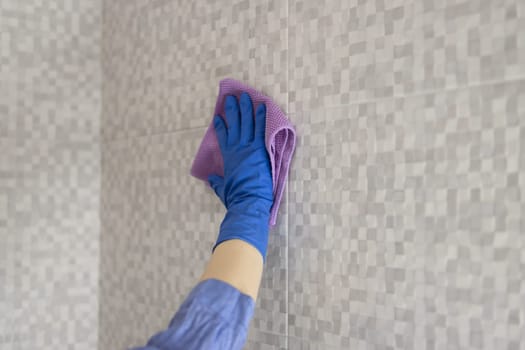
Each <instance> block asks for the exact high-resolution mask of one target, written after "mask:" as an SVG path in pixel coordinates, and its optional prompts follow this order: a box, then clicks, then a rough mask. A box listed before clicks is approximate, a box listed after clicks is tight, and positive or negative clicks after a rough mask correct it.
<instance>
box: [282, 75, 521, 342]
mask: <svg viewBox="0 0 525 350" xmlns="http://www.w3.org/2000/svg"><path fill="white" fill-rule="evenodd" d="M524 101H525V81H519V82H510V83H500V84H494V85H486V86H479V87H469V88H462V89H455V90H451V91H443V92H438V93H431V94H424V95H419V96H412V97H406V98H386V99H382V100H379V101H373V102H364V103H358V104H354V105H351V106H347V107H340V108H333V109H325V110H321V111H313V112H311V113H305V114H304V115H303V116H302V118H300V119H297V124H298V131H299V134H300V135H301V136H300V144H299V146H298V150H297V155H296V158H295V162H294V164H293V167H292V169H293V170H292V175H291V183H290V189H289V193H290V195H289V213H290V214H289V222H290V226H289V235H290V236H289V290H288V294H289V297H288V301H289V324H288V326H289V335H290V337H294V338H299V339H300V340H301V341H299V340H291V341H290V348H291V349H292V348H299V349H302V348H304V349H311V348H314V349H325V348H330V347H332V348H336V349H346V348H348V349H496V348H507V349H522V348H523V346H524V345H525V343H524V340H525V338H524V333H523V329H524V319H523V317H524V312H525V298H524V296H525V283H524V281H525V272H524V271H525V259H524V257H525V254H524V252H525V237H524V236H523V229H524V227H525V226H524V225H525V221H524V220H525V219H524V217H523V213H524V210H523V209H524V203H525V198H524V197H523V188H524V187H523V184H524V181H525V163H524V162H523V160H524V159H525V158H524V154H523V152H524V150H525V138H524V136H525V120H524V119H523V118H522V116H523V115H524V112H525V103H524ZM303 340H304V341H305V343H304V344H308V346H306V345H304V344H303V343H302V341H303ZM292 344H295V345H293V346H292ZM300 344H303V345H300Z"/></svg>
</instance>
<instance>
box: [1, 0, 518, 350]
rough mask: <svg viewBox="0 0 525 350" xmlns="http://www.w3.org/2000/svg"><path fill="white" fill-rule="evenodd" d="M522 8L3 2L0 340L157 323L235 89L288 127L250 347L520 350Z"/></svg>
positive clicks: (106, 334) (455, 0) (198, 241)
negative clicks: (203, 162) (202, 166)
mask: <svg viewBox="0 0 525 350" xmlns="http://www.w3.org/2000/svg"><path fill="white" fill-rule="evenodd" d="M524 4H525V3H524V2H523V1H517V0H498V1H492V0H446V1H431V0H424V1H413V0H393V1H384V0H370V1H363V0H350V1H343V0H321V1H308V0H285V1H278V0H260V1H248V0H228V1H211V0H196V1H177V0H134V1H126V0H113V1H109V0H108V1H102V0H90V1H73V0H60V1H58V0H51V1H39V0H27V1H16V0H4V1H0V18H1V19H2V20H1V21H0V33H1V34H0V38H1V41H0V81H1V84H2V87H5V88H4V89H2V94H0V116H1V117H0V146H1V149H2V157H0V240H1V242H0V243H1V244H0V314H2V315H8V317H7V318H2V319H0V348H2V349H6V350H11V349H35V348H72V349H73V348H74V349H84V348H85V349H94V348H97V341H98V348H99V349H104V350H105V349H124V348H127V347H130V346H133V345H138V344H143V343H144V342H145V341H146V340H147V338H148V337H149V336H150V335H152V334H153V333H155V332H156V331H158V330H160V329H162V328H163V327H165V326H166V325H167V323H168V322H169V320H170V318H171V317H172V315H173V312H174V311H175V310H176V308H177V306H178V305H179V304H180V303H181V302H182V300H183V299H184V297H185V296H186V295H187V294H188V292H189V291H190V289H191V288H192V287H193V286H194V285H195V283H196V281H197V280H198V278H199V275H200V273H201V272H202V269H203V267H204V264H205V262H206V261H207V259H208V258H209V256H210V250H211V247H212V245H213V243H214V240H215V238H216V235H217V228H218V225H219V223H220V220H221V219H222V217H223V214H224V210H223V208H222V207H221V205H220V203H219V201H218V200H216V199H215V197H214V194H213V193H212V192H211V191H210V190H209V189H208V188H207V187H206V185H205V184H203V183H201V182H200V181H198V180H196V179H193V178H191V177H190V176H189V167H190V165H191V161H192V158H193V156H194V154H195V152H196V149H197V147H198V145H199V142H200V140H201V138H202V136H203V134H204V131H205V127H206V126H207V124H208V123H209V121H210V118H211V113H212V112H213V107H214V103H215V98H216V93H217V87H218V82H219V80H220V79H222V78H224V77H233V78H237V79H240V80H243V81H245V82H247V83H249V84H251V85H254V86H256V87H257V88H259V89H262V90H263V91H264V92H266V93H267V94H268V95H270V96H272V97H273V98H274V99H275V100H276V102H277V103H278V104H279V105H281V107H282V108H283V109H284V110H286V111H287V112H289V113H290V118H291V119H292V121H293V122H294V123H295V124H296V125H297V131H298V135H299V140H298V141H299V145H298V149H297V153H296V157H295V159H294V162H293V166H292V172H291V177H290V183H289V187H288V193H287V196H286V199H285V203H284V205H283V207H282V211H281V215H280V218H279V220H280V221H279V224H278V225H277V227H276V228H275V229H274V230H273V232H272V234H271V238H270V247H269V255H268V258H267V263H266V269H265V273H264V277H263V283H262V289H261V291H260V294H259V299H258V301H257V310H256V315H255V318H254V320H253V321H252V324H251V328H250V333H249V337H248V342H247V344H246V348H247V349H500V348H501V349H519V350H521V349H523V348H524V347H525V336H524V335H525V332H524V329H525V282H524V281H525V275H524V274H525V273H524V271H525V253H524V252H525V238H524V236H523V233H524V232H525V221H524V220H525V219H524V218H523V216H524V215H523V213H525V204H524V203H525V201H524V197H523V196H524V194H523V189H524V188H525V176H524V174H525V119H524V116H525V103H524V101H525V41H524V40H520V39H521V38H523V37H524V36H525V5H524ZM99 265H100V268H99ZM99 273H100V276H99ZM6 301H7V302H6ZM99 304H100V307H99ZM97 326H98V327H97ZM97 330H98V331H97Z"/></svg>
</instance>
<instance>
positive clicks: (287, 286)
mask: <svg viewBox="0 0 525 350" xmlns="http://www.w3.org/2000/svg"><path fill="white" fill-rule="evenodd" d="M290 1H291V0H286V14H285V15H286V89H287V90H288V91H287V93H286V111H287V112H288V111H289V110H290ZM288 171H290V170H288ZM289 184H290V175H288V180H287V183H286V203H285V204H286V206H285V208H286V218H285V225H286V230H285V234H286V239H285V242H286V251H285V266H286V271H285V272H284V275H285V278H286V281H285V284H284V285H285V290H286V293H285V296H284V301H285V306H284V310H285V318H286V319H285V323H284V333H285V335H286V336H285V339H284V348H285V349H289V348H290V344H289V342H288V337H289V335H290V331H289V328H288V327H289V325H288V320H289V318H290V307H289V304H290V300H289V295H290V260H289V259H290V225H289V217H290V211H289V209H290V206H289V203H290V190H289V188H290V187H289Z"/></svg>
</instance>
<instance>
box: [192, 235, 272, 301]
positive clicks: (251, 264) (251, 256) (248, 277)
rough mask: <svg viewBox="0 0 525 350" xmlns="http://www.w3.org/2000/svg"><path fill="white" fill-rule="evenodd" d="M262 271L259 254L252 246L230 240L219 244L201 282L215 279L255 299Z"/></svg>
mask: <svg viewBox="0 0 525 350" xmlns="http://www.w3.org/2000/svg"><path fill="white" fill-rule="evenodd" d="M262 271H263V258H262V255H261V253H260V252H259V251H258V250H257V249H256V248H255V247H253V246H252V245H250V244H248V243H246V242H244V241H242V240H239V239H232V240H229V241H225V242H223V243H221V244H219V245H218V246H217V247H216V248H215V250H214V252H213V254H212V256H211V258H210V261H209V263H208V265H207V267H206V270H205V271H204V274H203V275H202V277H201V281H204V280H207V279H217V280H220V281H223V282H226V283H228V284H230V285H232V286H233V287H235V288H237V289H238V290H239V291H240V292H241V293H243V294H246V295H248V296H250V297H251V298H253V299H254V300H255V299H257V293H258V290H259V286H260V284H261V276H262Z"/></svg>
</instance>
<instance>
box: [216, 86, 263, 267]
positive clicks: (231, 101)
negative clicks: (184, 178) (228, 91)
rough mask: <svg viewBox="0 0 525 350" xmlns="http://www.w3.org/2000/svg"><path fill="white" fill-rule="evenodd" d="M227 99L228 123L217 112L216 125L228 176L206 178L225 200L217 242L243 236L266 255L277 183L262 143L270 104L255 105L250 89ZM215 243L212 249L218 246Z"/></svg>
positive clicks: (226, 112)
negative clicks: (274, 191)
mask: <svg viewBox="0 0 525 350" xmlns="http://www.w3.org/2000/svg"><path fill="white" fill-rule="evenodd" d="M239 100H240V107H239V103H237V98H236V97H235V96H227V97H226V101H225V106H224V110H225V114H226V123H227V125H226V124H225V122H224V119H223V118H222V117H220V116H215V118H214V120H213V125H214V127H215V132H216V134H217V139H218V141H219V147H220V149H221V153H222V157H223V159H224V178H222V177H220V176H218V175H211V176H209V177H208V181H209V183H210V185H211V187H212V188H213V189H214V191H215V193H216V194H217V196H218V197H219V198H220V199H221V201H222V202H223V204H224V205H225V206H226V209H227V212H226V216H225V217H224V220H223V221H222V224H221V228H220V232H219V237H218V239H217V243H216V244H215V247H217V245H219V244H220V243H222V242H224V241H227V240H230V239H240V240H243V241H245V242H247V243H249V244H251V245H252V246H254V247H255V248H257V250H258V251H259V252H260V253H261V255H262V256H263V259H264V258H265V257H266V249H267V247H268V230H269V220H270V209H271V207H272V204H273V184H272V173H271V168H270V159H269V157H268V153H267V152H266V147H265V145H264V133H265V128H266V106H265V105H264V104H261V105H259V106H258V108H257V113H256V114H255V119H254V116H253V104H252V100H251V98H250V96H249V95H248V94H247V93H243V94H241V97H240V99H239ZM215 247H214V249H215Z"/></svg>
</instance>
